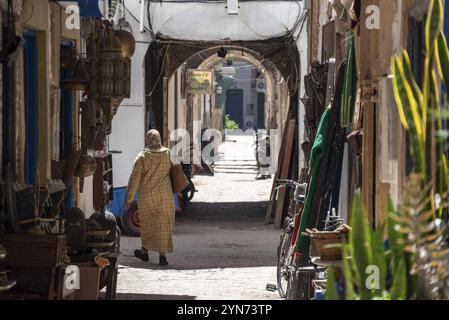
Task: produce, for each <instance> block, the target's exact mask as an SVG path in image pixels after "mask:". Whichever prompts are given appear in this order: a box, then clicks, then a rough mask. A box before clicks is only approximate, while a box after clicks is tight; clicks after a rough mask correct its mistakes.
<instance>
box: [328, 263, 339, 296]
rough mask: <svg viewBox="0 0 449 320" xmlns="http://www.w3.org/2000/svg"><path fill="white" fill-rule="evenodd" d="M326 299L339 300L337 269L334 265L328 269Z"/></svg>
mask: <svg viewBox="0 0 449 320" xmlns="http://www.w3.org/2000/svg"><path fill="white" fill-rule="evenodd" d="M326 300H339V298H338V293H337V282H336V281H335V271H334V268H332V267H330V268H329V270H328V271H327V283H326Z"/></svg>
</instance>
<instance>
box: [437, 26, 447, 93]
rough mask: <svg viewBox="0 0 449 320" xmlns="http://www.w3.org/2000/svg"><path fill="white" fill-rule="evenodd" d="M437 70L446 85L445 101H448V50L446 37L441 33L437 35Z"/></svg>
mask: <svg viewBox="0 0 449 320" xmlns="http://www.w3.org/2000/svg"><path fill="white" fill-rule="evenodd" d="M437 59H438V63H437V65H438V69H439V71H440V73H441V75H442V77H443V79H444V83H445V85H446V89H447V90H446V99H449V92H448V90H449V49H448V46H447V41H446V36H445V35H444V33H443V32H442V31H440V33H439V34H438V50H437Z"/></svg>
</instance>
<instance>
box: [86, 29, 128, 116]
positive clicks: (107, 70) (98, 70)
mask: <svg viewBox="0 0 449 320" xmlns="http://www.w3.org/2000/svg"><path fill="white" fill-rule="evenodd" d="M104 27H105V31H104V35H103V36H101V37H100V41H99V44H100V45H99V50H98V52H97V51H96V50H95V49H96V48H95V49H94V50H93V51H92V55H95V57H94V58H93V59H92V63H91V73H92V75H93V77H94V81H95V83H96V86H95V90H93V92H92V94H93V97H94V98H95V99H96V100H97V101H98V102H99V103H100V104H101V106H102V107H103V111H104V114H105V116H106V118H107V120H108V121H109V122H110V121H112V118H113V116H114V115H115V114H116V113H117V110H118V107H119V105H120V103H121V102H122V101H123V100H124V99H125V98H130V95H131V86H130V83H131V60H130V58H129V57H128V56H131V55H132V54H133V51H134V49H133V41H132V39H131V38H130V36H129V35H124V34H123V33H119V36H120V37H121V38H122V39H123V43H122V42H121V41H120V38H119V37H117V36H116V35H115V34H116V33H115V32H114V30H113V28H112V24H111V23H110V22H107V21H105V22H104ZM131 37H132V35H131ZM95 40H96V39H95V36H93V39H91V41H93V42H94V44H95V43H96V41H95ZM124 54H125V55H127V57H125V56H124Z"/></svg>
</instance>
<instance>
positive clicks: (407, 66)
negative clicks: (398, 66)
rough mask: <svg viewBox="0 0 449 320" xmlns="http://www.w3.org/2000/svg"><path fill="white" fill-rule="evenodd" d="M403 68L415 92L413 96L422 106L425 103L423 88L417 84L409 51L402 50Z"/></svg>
mask: <svg viewBox="0 0 449 320" xmlns="http://www.w3.org/2000/svg"><path fill="white" fill-rule="evenodd" d="M402 66H403V68H404V74H405V78H406V79H407V81H408V82H409V83H410V86H411V88H412V91H413V96H414V97H415V100H416V101H418V102H419V104H422V102H423V94H422V91H421V88H420V87H419V86H418V84H417V83H416V80H415V77H414V75H413V71H412V66H411V63H410V57H409V55H408V53H407V50H405V49H404V50H402Z"/></svg>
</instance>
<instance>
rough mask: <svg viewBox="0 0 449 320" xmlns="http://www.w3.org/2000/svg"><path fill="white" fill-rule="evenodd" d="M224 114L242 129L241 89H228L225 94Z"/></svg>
mask: <svg viewBox="0 0 449 320" xmlns="http://www.w3.org/2000/svg"><path fill="white" fill-rule="evenodd" d="M226 114H229V116H230V118H231V120H234V121H235V122H237V123H238V125H239V128H240V129H243V90H242V89H229V90H228V93H227V96H226Z"/></svg>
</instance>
